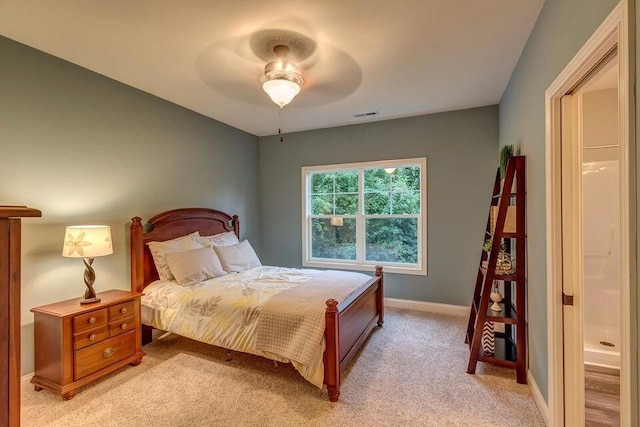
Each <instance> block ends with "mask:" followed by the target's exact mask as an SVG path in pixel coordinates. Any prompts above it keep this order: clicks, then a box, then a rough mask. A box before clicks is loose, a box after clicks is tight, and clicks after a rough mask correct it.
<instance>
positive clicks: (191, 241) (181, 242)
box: [147, 231, 203, 280]
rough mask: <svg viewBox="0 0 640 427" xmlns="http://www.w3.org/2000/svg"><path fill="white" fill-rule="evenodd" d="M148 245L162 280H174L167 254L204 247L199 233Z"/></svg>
mask: <svg viewBox="0 0 640 427" xmlns="http://www.w3.org/2000/svg"><path fill="white" fill-rule="evenodd" d="M147 244H148V245H149V250H150V251H151V255H152V256H153V262H154V264H155V265H156V270H157V271H158V276H159V277H160V280H171V279H173V274H172V273H171V269H169V266H168V265H167V260H166V259H165V254H166V253H168V252H185V251H189V250H191V249H200V248H202V247H203V246H202V243H201V242H200V233H199V232H197V231H196V232H194V233H191V234H188V235H186V236H182V237H178V238H176V239H172V240H167V241H164V242H149V243H147Z"/></svg>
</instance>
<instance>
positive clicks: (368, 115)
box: [353, 111, 380, 119]
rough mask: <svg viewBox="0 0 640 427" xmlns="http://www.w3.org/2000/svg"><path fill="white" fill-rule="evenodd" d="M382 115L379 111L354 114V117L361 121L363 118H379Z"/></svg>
mask: <svg viewBox="0 0 640 427" xmlns="http://www.w3.org/2000/svg"><path fill="white" fill-rule="evenodd" d="M379 114H380V113H379V112H378V111H371V112H369V113H360V114H354V115H353V117H355V118H356V119H359V118H361V117H370V116H377V115H379Z"/></svg>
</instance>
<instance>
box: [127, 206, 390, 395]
mask: <svg viewBox="0 0 640 427" xmlns="http://www.w3.org/2000/svg"><path fill="white" fill-rule="evenodd" d="M130 231H131V234H130V235H131V289H132V290H133V291H137V292H144V291H145V289H146V288H147V287H148V291H147V293H148V294H157V293H158V292H164V293H165V294H166V295H168V296H170V297H168V298H165V299H164V301H165V302H164V304H165V305H166V304H167V303H166V301H168V300H170V301H172V302H171V304H173V305H166V307H164V308H166V309H168V310H173V311H177V310H180V308H181V307H182V306H183V305H184V304H186V303H185V301H187V300H188V299H189V298H191V295H199V298H221V296H220V295H217V294H215V295H214V296H212V295H213V294H211V292H226V294H224V296H226V295H227V294H232V293H233V292H236V290H234V289H235V283H236V282H238V280H241V281H244V282H245V283H251V286H252V287H253V288H256V289H259V290H261V289H263V288H262V286H263V285H264V284H265V283H267V282H274V277H276V278H277V279H280V280H281V281H284V282H295V281H296V280H298V279H297V278H300V280H303V281H308V283H307V285H308V284H312V283H314V282H313V280H328V278H330V277H336V278H337V277H341V278H342V277H347V278H350V279H353V280H361V282H358V284H357V289H355V290H354V291H353V292H351V293H350V294H348V295H346V296H345V295H341V297H339V298H338V297H336V298H328V299H327V300H326V301H325V302H324V305H323V307H324V308H320V309H321V310H322V311H323V312H324V315H323V316H322V315H321V318H320V321H319V322H318V323H317V326H318V327H321V324H322V320H324V343H323V346H322V349H323V351H322V350H318V354H317V359H318V360H319V365H320V366H319V368H320V371H319V372H321V378H320V384H322V383H324V385H326V388H327V394H328V396H329V400H330V401H332V402H336V401H338V398H339V396H340V382H341V373H342V371H343V370H344V368H345V367H346V366H347V364H348V363H349V362H350V361H351V360H352V358H353V357H354V356H355V355H356V353H357V352H358V350H359V349H360V348H361V347H362V345H363V344H364V342H365V340H366V339H367V337H368V336H369V334H370V333H371V331H372V330H373V329H374V328H375V327H376V326H382V324H383V320H384V303H383V301H384V299H383V296H384V294H383V273H382V267H376V269H375V275H374V276H373V277H370V276H366V277H365V276H364V275H358V276H362V277H361V278H358V277H356V275H357V273H346V272H340V276H338V275H337V274H338V272H331V271H327V272H319V271H317V270H296V269H284V268H280V267H262V268H256V269H254V270H250V271H247V272H244V273H241V274H239V275H233V276H231V275H230V276H224V277H221V278H218V279H213V280H212V283H211V284H208V282H209V281H207V282H206V283H205V284H204V285H199V286H194V287H193V289H190V290H189V292H185V291H182V292H181V290H180V289H178V288H176V287H175V286H173V285H172V284H170V283H164V282H162V281H160V280H159V275H158V272H157V270H156V266H155V264H154V261H153V257H152V255H151V252H150V250H149V247H148V245H147V243H149V242H163V241H167V240H171V239H174V238H177V237H180V236H185V235H188V234H190V233H194V232H199V233H200V234H201V235H203V236H205V235H217V234H220V233H225V232H230V231H231V232H233V233H234V234H235V235H236V236H237V237H239V235H240V222H239V219H238V216H237V215H233V216H232V215H229V214H227V213H224V212H221V211H218V210H215V209H208V208H184V209H176V210H171V211H167V212H163V213H161V214H158V215H156V216H154V217H153V218H151V219H149V221H148V223H147V224H146V225H143V223H142V219H141V218H139V217H134V218H132V220H131V230H130ZM332 273H335V274H336V275H334V276H332V275H331V274H332ZM349 274H351V275H352V276H348V275H349ZM345 275H346V276H345ZM234 281H235V282H234ZM278 283H280V282H278ZM278 286H280V285H278ZM291 286H293V285H291ZM296 286H297V288H296V289H297V292H298V293H300V292H303V291H304V289H305V287H304V286H300V285H297V284H296ZM284 287H285V288H288V286H284ZM264 289H267V288H264ZM269 289H270V288H269ZM306 289H310V288H309V287H307V288H306ZM160 290H161V291H160ZM185 295H187V296H185ZM191 299H193V298H191ZM151 300H152V299H150V300H148V301H151ZM274 300H275V299H274ZM175 301H180V302H179V303H176V302H175ZM216 301H217V300H216ZM253 304H254V306H255V305H260V304H261V300H259V299H255V301H254V302H253ZM147 305H148V307H147V310H155V311H153V312H152V313H151V314H147V315H146V316H143V330H142V335H143V344H146V343H149V342H151V340H152V330H153V327H154V326H156V327H158V328H160V329H163V330H168V331H169V332H174V333H177V334H179V335H184V336H187V337H188V338H193V339H197V340H199V341H203V342H207V343H209V344H213V345H218V346H221V347H225V348H231V349H235V350H239V351H246V352H250V353H253V354H257V355H260V356H263V357H267V358H269V359H273V360H278V361H285V362H289V361H291V360H287V359H284V358H282V357H279V356H278V354H272V353H270V352H265V351H263V352H260V351H252V349H250V348H249V349H247V348H246V347H242V346H240V347H239V346H236V345H234V344H233V343H227V342H225V340H224V339H213V338H211V339H209V338H207V339H202V338H201V337H199V336H198V335H195V334H192V333H190V331H188V330H186V329H185V328H184V326H183V327H182V328H181V327H180V326H179V325H180V324H181V323H180V322H166V324H164V323H163V320H162V314H158V313H159V312H160V311H161V310H162V308H163V307H162V306H158V305H153V304H152V303H151V302H148V304H147ZM232 305H237V304H232ZM254 308H255V307H254ZM318 308H319V307H318ZM318 308H317V309H318ZM238 309H239V310H244V311H245V312H246V307H244V308H243V307H242V306H239V308H238ZM317 309H316V311H317ZM143 311H144V309H143ZM321 314H322V313H321ZM322 318H323V319H322ZM212 319H213V316H212ZM276 320H277V319H276ZM211 321H213V320H211ZM184 323H185V322H182V325H184ZM263 324H265V323H263ZM271 324H272V325H277V324H279V323H278V322H277V321H276V322H272V323H271ZM274 327H275V326H274ZM262 329H264V327H262ZM209 330H211V328H210V327H209ZM274 332H276V333H277V332H279V331H274ZM225 344H227V345H225ZM291 362H292V363H293V364H294V367H296V369H298V371H300V372H301V374H302V375H303V376H304V377H305V378H307V376H306V375H305V372H303V370H301V369H300V367H299V366H298V365H300V364H299V363H298V364H296V363H294V362H293V361H291ZM311 365H313V364H311ZM305 368H308V367H306V366H305ZM314 372H315V373H314ZM317 372H318V370H315V369H314V368H313V366H312V367H311V368H310V371H309V372H308V374H309V376H311V377H312V376H313V375H316V376H317V375H318V374H317ZM307 379H308V380H310V381H311V379H310V378H307ZM311 382H314V381H311ZM316 385H318V384H316Z"/></svg>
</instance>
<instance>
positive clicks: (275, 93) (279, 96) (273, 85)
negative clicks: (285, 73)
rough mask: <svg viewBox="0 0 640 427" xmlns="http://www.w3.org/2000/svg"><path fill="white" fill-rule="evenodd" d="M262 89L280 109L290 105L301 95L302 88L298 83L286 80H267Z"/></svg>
mask: <svg viewBox="0 0 640 427" xmlns="http://www.w3.org/2000/svg"><path fill="white" fill-rule="evenodd" d="M262 89H264V91H265V92H267V95H269V97H270V98H271V100H272V101H273V102H275V103H276V104H277V105H278V106H279V107H280V108H282V107H284V106H285V105H287V104H288V103H290V102H291V101H292V100H293V98H295V97H296V95H297V94H299V93H300V86H299V85H298V84H297V83H295V82H292V81H289V80H284V79H275V80H267V81H266V82H264V83H263V84H262Z"/></svg>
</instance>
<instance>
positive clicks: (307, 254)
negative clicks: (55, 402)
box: [301, 157, 427, 276]
mask: <svg viewBox="0 0 640 427" xmlns="http://www.w3.org/2000/svg"><path fill="white" fill-rule="evenodd" d="M408 166H419V167H420V214H418V215H406V217H408V218H417V219H418V262H417V263H416V264H404V263H393V262H374V261H366V260H365V250H366V236H365V229H364V220H366V219H368V218H385V217H393V218H396V217H402V216H403V215H364V170H365V169H379V168H400V167H408ZM353 169H357V170H358V194H359V200H358V210H359V212H358V214H357V215H334V216H336V217H342V218H356V259H355V260H338V259H328V258H313V257H312V256H311V254H312V252H311V243H312V239H311V220H312V219H313V218H316V217H326V215H312V214H311V204H310V198H309V195H310V194H311V179H310V176H311V174H313V173H324V172H336V171H342V170H353ZM301 188H302V265H303V266H304V267H315V268H331V269H343V270H358V271H374V270H375V267H376V265H382V266H383V267H384V270H385V272H390V273H399V274H412V275H420V276H426V275H427V159H426V157H419V158H412V159H398V160H382V161H375V162H359V163H343V164H337V165H318V166H305V167H303V168H302V185H301Z"/></svg>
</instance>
